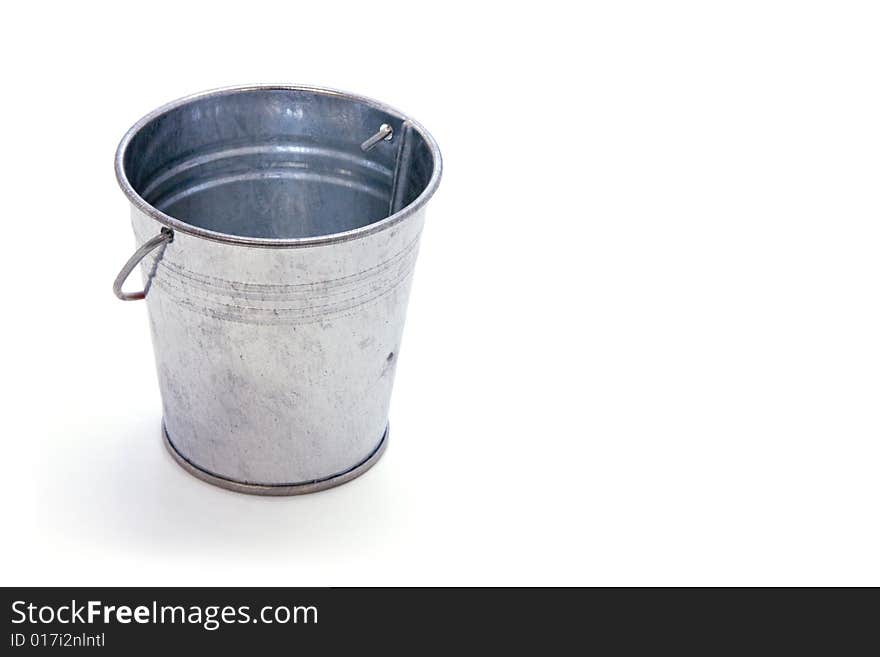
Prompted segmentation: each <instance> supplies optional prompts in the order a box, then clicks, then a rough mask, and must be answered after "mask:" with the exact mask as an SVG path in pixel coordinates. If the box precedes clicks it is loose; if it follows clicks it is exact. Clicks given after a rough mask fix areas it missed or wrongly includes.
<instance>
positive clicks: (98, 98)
mask: <svg viewBox="0 0 880 657" xmlns="http://www.w3.org/2000/svg"><path fill="white" fill-rule="evenodd" d="M874 7H875V5H873V4H872V3H868V2H866V3H846V2H824V3H823V2H766V1H764V2H729V3H719V2H715V3H705V2H671V3H654V2H607V3H605V2H601V3H574V2H565V3H561V2H559V3H554V2H544V3H540V4H537V5H532V4H525V3H515V2H506V3H498V4H494V5H490V4H481V3H465V4H458V3H453V2H447V3H440V2H433V3H430V4H420V3H417V2H392V1H388V0H386V1H384V2H382V3H379V4H377V3H365V2H359V3H355V2H350V3H341V2H323V3H322V2H317V3H313V2H308V3H298V2H290V1H287V2H273V3H267V2H257V1H251V2H218V1H216V0H215V1H214V2H210V3H189V2H180V1H178V2H157V1H151V2H137V3H110V4H107V3H93V4H90V3H82V2H76V3H72V2H67V3H57V4H46V3H28V4H21V3H19V4H14V5H10V6H9V7H7V8H6V9H5V10H4V18H3V24H2V27H0V31H2V39H0V51H2V52H0V54H2V62H3V64H2V67H3V82H4V84H3V89H4V94H3V99H2V102H0V112H2V115H0V116H2V139H0V173H2V177H0V179H2V181H3V184H2V190H3V194H2V205H0V208H2V220H3V251H2V253H3V256H2V259H0V267H2V272H0V286H2V288H0V291H2V309H3V311H2V312H3V317H2V324H0V330H2V344H3V351H2V354H3V356H2V358H3V361H2V365H3V379H2V380H3V385H4V388H5V389H4V391H3V400H4V406H3V408H4V421H3V429H4V431H3V433H4V439H3V442H2V445H3V468H2V472H3V477H2V482H3V488H2V491H0V493H2V497H0V499H2V505H3V507H2V508H3V517H2V520H3V527H4V529H3V533H4V538H3V540H2V542H0V581H2V583H3V584H20V585H29V584H42V585H48V584H95V585H98V584H105V585H135V584H152V585H159V584H186V585H190V584H191V585H196V584H217V585H220V584H253V585H343V584H354V585H360V584H380V585H391V584H404V585H413V584H441V585H445V584H473V585H484V584H502V585H508V584H510V585H512V584H562V585H567V584H585V585H599V584H602V585H608V584H617V585H634V584H647V585H654V584H682V585H684V584H696V585H703V584H731V585H739V584H766V585H781V584H874V585H878V584H880V559H878V554H880V529H878V505H880V476H878V469H880V445H878V437H880V404H878V401H880V314H878V303H877V301H878V286H880V258H878V238H880V224H878V206H880V202H878V201H880V197H878V174H880V93H878V73H880V70H878V69H880V39H878V33H880V21H878V14H877V11H876V10H875V9H874ZM248 82H298V83H310V84H318V85H324V86H330V87H336V88H341V89H346V90H349V91H352V92H356V93H361V94H365V95H368V96H372V97H375V98H378V99H381V100H383V101H385V102H388V103H390V104H392V105H395V106H397V107H400V108H401V109H402V110H404V111H405V112H408V113H409V114H411V115H412V116H414V117H415V118H417V119H418V120H419V121H421V122H422V123H423V124H424V125H425V126H427V127H428V129H429V130H431V132H432V133H433V134H434V136H435V137H436V139H437V141H438V142H439V144H440V147H441V149H442V151H443V154H444V162H445V171H444V179H443V182H442V183H441V185H440V189H439V191H438V193H437V195H436V196H435V197H434V199H433V200H432V202H431V203H430V205H429V207H428V224H427V227H426V230H425V233H424V235H423V245H422V250H421V255H420V260H419V263H418V266H417V268H416V277H415V284H414V288H413V293H412V297H411V305H410V310H409V315H408V323H407V329H406V335H405V340H404V345H403V352H402V354H401V358H400V362H399V369H398V376H397V381H396V388H395V396H394V401H393V407H392V414H391V421H392V427H393V431H392V438H391V443H390V446H389V449H388V451H387V453H386V455H385V456H384V457H383V459H382V460H381V461H380V463H379V464H378V465H377V466H376V467H375V468H374V469H373V470H371V471H370V472H368V473H367V474H366V475H364V476H363V477H361V478H360V479H358V480H356V481H354V482H352V483H350V484H347V485H345V486H343V487H340V488H337V489H334V490H331V491H327V492H322V493H319V494H315V495H310V496H304V497H297V498H286V499H265V498H255V497H248V496H243V495H238V494H235V493H230V492H227V491H223V490H220V489H217V488H213V487H211V486H208V485H207V484H204V483H202V482H200V481H198V480H196V479H194V478H192V477H191V476H190V475H188V474H186V473H184V472H183V471H182V470H181V469H180V468H179V467H178V466H177V465H175V464H174V463H173V462H172V460H171V458H170V457H169V456H168V455H167V454H166V452H165V451H164V448H163V446H162V443H161V440H160V432H159V422H160V401H159V396H158V390H157V386H156V379H155V374H154V366H153V358H152V352H151V344H150V339H149V332H148V325H147V318H146V307H145V305H144V304H143V303H122V302H119V301H117V300H116V299H115V298H114V297H113V295H112V293H111V290H110V285H111V282H112V280H113V277H114V276H115V275H116V272H117V271H118V269H119V267H120V266H121V265H122V263H123V262H124V261H125V259H126V258H128V256H129V255H130V254H131V252H132V250H133V248H134V239H133V236H132V233H131V228H130V224H129V218H128V217H129V215H128V213H129V209H128V203H127V201H126V200H125V198H124V196H123V195H122V193H121V192H120V191H119V190H118V188H117V185H116V181H115V178H114V175H113V168H112V161H113V155H114V151H115V148H116V144H117V142H118V140H119V139H120V137H121V136H122V134H123V133H124V132H125V130H126V129H127V128H128V127H129V126H130V125H131V124H132V123H134V121H135V120H137V119H138V118H140V117H141V116H142V115H143V114H145V113H147V112H148V111H150V110H152V109H153V108H155V107H157V106H158V105H160V104H163V103H165V102H167V101H169V100H172V99H174V98H177V97H179V96H183V95H186V94H189V93H191V92H195V91H199V90H202V89H207V88H212V87H217V86H224V85H229V84H240V83H248ZM135 282H136V281H135Z"/></svg>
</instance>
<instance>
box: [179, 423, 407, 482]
mask: <svg viewBox="0 0 880 657" xmlns="http://www.w3.org/2000/svg"><path fill="white" fill-rule="evenodd" d="M389 431H390V426H389V425H385V433H383V434H382V438H381V439H380V440H379V444H378V445H376V447H375V448H374V449H373V451H372V452H371V453H370V455H369V456H368V457H367V458H365V459H364V460H363V461H361V462H360V463H358V464H357V465H355V466H353V467H351V468H349V469H348V470H346V471H345V472H340V473H339V474H336V475H333V476H331V477H327V478H325V479H317V480H314V481H305V482H302V483H297V484H253V483H247V482H244V481H238V480H236V479H229V478H227V477H222V476H220V475H217V474H214V473H213V472H209V471H207V470H205V469H203V468H201V467H199V466H198V465H196V464H195V463H193V462H192V461H190V460H189V459H187V458H186V457H185V456H184V455H183V454H181V453H180V452H178V451H177V448H176V447H175V446H174V443H173V442H171V437H170V436H169V435H168V429H166V428H165V421H164V420H163V421H162V442H163V443H165V448H166V449H167V450H168V452H169V453H170V454H171V456H172V458H173V459H174V460H175V462H176V463H177V464H178V465H179V466H180V467H182V468H183V469H184V470H186V471H187V472H188V473H189V474H191V475H193V476H194V477H196V478H198V479H201V480H202V481H204V482H206V483H209V484H212V485H213V486H219V487H220V488H225V489H226V490H231V491H235V492H236V493H245V494H247V495H270V496H286V495H305V494H307V493H317V492H318V491H322V490H326V489H328V488H334V487H336V486H340V485H342V484H344V483H347V482H349V481H351V480H352V479H355V478H356V477H359V476H360V475H362V474H363V473H365V472H366V471H367V470H369V469H370V468H372V467H373V466H374V465H376V462H377V461H378V460H379V459H380V458H381V457H382V454H384V453H385V448H386V447H387V446H388V434H389Z"/></svg>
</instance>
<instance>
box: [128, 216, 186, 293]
mask: <svg viewBox="0 0 880 657" xmlns="http://www.w3.org/2000/svg"><path fill="white" fill-rule="evenodd" d="M173 239H174V232H173V231H172V230H171V229H170V228H163V229H162V232H160V233H159V234H158V235H156V237H154V238H152V239H150V240H147V241H146V242H144V243H143V244H141V246H140V247H139V248H138V250H137V251H135V252H134V253H133V254H132V256H131V257H130V258H129V259H128V262H126V263H125V264H124V265H122V269H120V270H119V274H118V275H117V276H116V280H115V281H113V294H115V295H116V296H117V297H119V298H120V299H122V300H123V301H139V300H140V299H143V298H145V297H146V296H147V290H148V289H149V287H150V285H149V283H147V286H146V287H145V288H144V289H143V290H141V291H140V292H123V291H122V285H123V283H125V280H126V279H127V278H128V277H129V275H130V274H131V272H132V271H133V270H134V268H135V267H137V266H138V263H140V261H141V260H143V259H144V257H145V256H146V255H147V254H148V253H149V252H150V251H152V250H153V249H156V248H158V247H160V246H162V245H163V244H167V243H169V242H171V241H172V240H173Z"/></svg>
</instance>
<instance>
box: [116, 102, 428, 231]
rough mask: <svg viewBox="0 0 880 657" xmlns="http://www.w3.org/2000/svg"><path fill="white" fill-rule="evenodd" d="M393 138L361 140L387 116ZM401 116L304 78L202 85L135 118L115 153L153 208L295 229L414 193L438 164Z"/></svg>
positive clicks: (190, 217)
mask: <svg viewBox="0 0 880 657" xmlns="http://www.w3.org/2000/svg"><path fill="white" fill-rule="evenodd" d="M383 124H384V125H385V126H389V127H390V128H391V139H390V140H385V139H379V140H378V141H377V142H376V143H375V145H374V146H372V147H371V148H369V149H368V150H366V151H365V150H363V148H362V147H361V145H362V143H363V142H365V141H367V140H368V139H369V138H370V137H371V136H373V135H376V134H377V132H379V131H380V128H381V127H382V126H383ZM436 164H437V163H435V161H434V157H433V153H432V150H431V145H430V144H429V143H428V140H427V139H426V138H425V136H424V135H423V134H422V133H421V132H420V131H419V130H418V129H417V128H416V127H414V126H413V125H412V124H411V123H410V122H408V121H405V120H404V117H402V116H399V115H396V114H393V113H391V112H389V111H386V110H384V109H381V108H379V107H375V106H373V105H370V104H368V103H366V102H364V101H361V100H357V99H353V98H350V97H348V96H345V95H340V94H335V93H329V92H318V91H309V90H301V89H280V88H266V89H246V90H231V91H229V92H221V93H218V94H211V95H207V96H203V97H199V98H196V99H193V100H189V101H186V102H184V103H183V104H180V105H177V106H174V107H172V108H171V109H168V110H166V111H164V112H162V113H160V114H158V115H157V116H155V117H153V118H152V119H150V120H148V121H147V122H146V123H145V124H143V125H142V126H141V127H140V128H139V129H138V130H137V131H136V132H135V133H134V134H133V135H132V136H131V138H130V140H129V141H128V143H127V145H126V146H125V147H124V151H123V154H122V168H123V172H124V175H125V177H126V178H127V179H128V182H129V183H130V184H131V186H132V187H133V189H134V191H135V192H136V193H137V194H138V195H139V196H140V197H141V198H142V199H143V200H144V201H146V202H147V203H148V204H150V205H151V206H153V207H154V208H156V209H158V210H160V211H161V212H163V213H165V214H167V215H169V216H171V217H173V218H175V219H177V220H179V221H182V222H185V223H188V224H190V225H192V226H196V227H198V228H203V229H206V230H211V231H215V232H218V233H224V234H227V235H234V236H242V237H256V238H268V239H296V238H304V237H315V236H321V235H330V234H333V233H340V232H344V231H348V230H353V229H355V228H360V227H363V226H366V225H368V224H371V223H374V222H377V221H380V220H381V219H384V218H385V217H387V216H389V215H391V214H393V213H395V212H397V211H399V210H401V209H403V208H404V207H406V206H407V205H408V204H410V203H412V202H413V201H414V200H415V199H416V198H417V197H418V196H419V195H420V194H421V193H422V191H424V190H425V188H426V187H427V185H428V183H429V181H430V180H431V176H432V174H433V172H434V168H435V166H436Z"/></svg>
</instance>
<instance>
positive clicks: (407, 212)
mask: <svg viewBox="0 0 880 657" xmlns="http://www.w3.org/2000/svg"><path fill="white" fill-rule="evenodd" d="M251 91H307V92H311V93H316V94H323V95H327V96H339V97H342V98H345V99H347V100H351V101H355V102H359V103H364V104H366V105H369V106H371V107H373V108H375V109H377V110H380V111H382V112H385V113H387V114H391V115H392V116H394V117H396V118H398V119H400V120H401V121H408V122H409V123H410V125H411V126H412V127H413V129H414V130H415V131H416V132H418V134H419V135H420V136H421V137H422V138H423V139H424V140H425V143H426V144H427V145H428V148H429V149H430V151H431V157H432V159H433V161H434V170H433V171H432V172H431V178H430V179H429V180H428V184H427V185H425V189H424V190H422V193H421V194H419V195H418V196H417V197H416V199H415V200H414V201H412V202H411V203H409V204H408V205H406V206H405V207H403V208H401V209H400V210H398V211H397V212H395V213H394V214H391V215H389V216H387V217H384V218H383V219H380V220H379V221H375V222H373V223H370V224H367V225H366V226H361V227H360V228H355V229H353V230H347V231H343V232H341V233H328V234H326V235H315V236H312V237H296V238H287V239H274V238H267V237H245V236H241V235H231V234H229V233H221V232H217V231H213V230H207V229H205V228H199V227H198V226H193V225H192V224H189V223H187V222H185V221H181V220H180V219H175V218H174V217H172V216H170V215H168V214H165V213H164V212H162V211H161V210H159V209H158V208H155V207H153V206H152V205H151V204H149V203H148V202H147V201H146V200H144V199H143V197H141V196H140V194H138V193H137V191H135V189H134V187H133V186H132V184H131V183H130V182H129V180H128V176H127V175H126V173H125V168H124V166H123V161H124V156H125V152H126V150H127V149H128V146H129V144H130V143H131V141H132V139H133V138H134V136H135V135H136V134H137V133H138V132H139V131H140V130H141V129H142V128H143V127H144V126H146V125H147V124H149V123H150V122H151V121H153V120H154V119H156V118H158V117H159V116H161V115H163V114H165V113H166V112H169V111H171V110H173V109H177V108H178V107H182V106H184V105H187V104H189V103H191V102H193V101H196V100H201V99H203V98H210V97H212V96H223V95H227V94H235V93H248V92H251ZM115 169H116V180H117V182H118V183H119V186H120V187H121V188H122V191H123V192H124V193H125V195H126V196H127V197H128V200H129V201H130V202H131V203H132V204H133V205H134V206H135V207H136V208H137V209H138V210H140V211H141V212H143V213H144V214H146V215H147V216H149V217H152V218H153V219H155V220H156V221H158V222H159V223H160V224H163V225H165V226H168V227H169V228H171V229H173V230H179V231H180V232H182V233H186V234H189V235H193V236H195V237H201V238H204V239H208V240H213V241H215V242H224V243H227V244H237V245H240V246H258V247H268V248H294V247H305V246H317V245H322V244H334V243H337V242H345V241H348V240H352V239H357V238H359V237H364V236H366V235H370V234H372V233H375V232H378V231H381V230H385V229H386V228H389V227H391V226H393V225H395V224H397V223H399V222H400V221H402V220H404V219H406V218H407V217H409V216H411V215H412V214H414V213H416V212H418V211H419V210H420V209H421V208H422V207H424V205H425V204H426V203H427V202H428V201H429V200H430V198H431V197H432V196H433V195H434V192H435V191H436V190H437V186H438V185H439V184H440V178H441V175H442V170H443V161H442V158H441V155H440V148H439V147H438V146H437V142H436V141H434V138H433V137H432V136H431V133H429V132H428V131H427V130H426V129H425V128H424V126H422V125H421V124H420V123H419V122H418V121H415V120H413V119H412V118H410V117H409V116H407V115H405V114H403V113H402V112H400V111H399V110H397V109H395V108H393V107H391V106H389V105H386V104H385V103H381V102H379V101H377V100H373V99H372V98H367V97H366V96H360V95H358V94H352V93H349V92H347V91H340V90H338V89H330V88H327V87H316V86H311V85H300V84H248V85H235V86H230V87H220V88H217V89H209V90H207V91H201V92H198V93H195V94H190V95H189V96H184V97H183V98H178V99H177V100H173V101H171V102H170V103H166V104H165V105H162V106H161V107H159V108H157V109H155V110H153V111H152V112H150V113H149V114H146V115H145V116H144V117H143V118H141V119H140V120H139V121H138V122H137V123H135V124H134V125H133V126H132V127H131V128H129V130H128V132H126V133H125V135H124V136H123V137H122V140H121V141H120V142H119V147H118V148H117V149H116V160H115Z"/></svg>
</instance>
